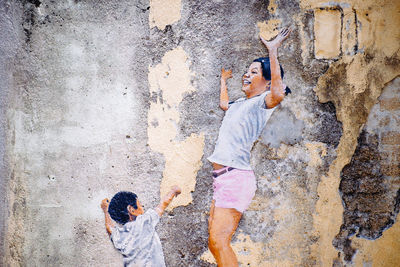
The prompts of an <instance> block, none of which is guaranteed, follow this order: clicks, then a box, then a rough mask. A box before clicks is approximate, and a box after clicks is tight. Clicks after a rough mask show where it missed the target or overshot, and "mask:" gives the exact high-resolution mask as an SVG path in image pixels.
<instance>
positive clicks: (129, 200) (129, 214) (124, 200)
mask: <svg viewBox="0 0 400 267" xmlns="http://www.w3.org/2000/svg"><path fill="white" fill-rule="evenodd" d="M108 213H109V214H110V216H111V218H112V219H113V220H114V221H116V222H118V223H120V224H125V223H127V222H129V221H133V220H134V219H135V218H136V216H138V215H140V214H143V207H142V206H141V205H140V203H139V200H138V198H137V195H136V194H135V193H132V192H126V191H121V192H118V193H116V194H115V196H114V197H113V198H112V199H111V202H110V205H109V206H108Z"/></svg>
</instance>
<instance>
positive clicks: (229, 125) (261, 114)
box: [207, 91, 275, 170]
mask: <svg viewBox="0 0 400 267" xmlns="http://www.w3.org/2000/svg"><path fill="white" fill-rule="evenodd" d="M269 92H270V91H266V92H264V93H262V94H261V95H258V96H254V97H252V98H249V99H246V98H240V99H238V100H236V101H235V102H233V103H232V104H230V106H229V109H228V110H227V111H226V113H225V117H224V119H223V120H222V125H221V127H220V129H219V134H218V140H217V143H216V144H215V148H214V153H213V154H212V155H211V156H210V157H208V158H207V159H208V160H209V161H211V162H215V163H218V164H221V165H224V166H229V167H233V168H237V169H241V170H251V166H250V150H251V148H252V147H253V144H254V142H255V141H256V140H257V139H258V137H259V136H260V134H261V132H262V130H263V129H264V127H265V125H266V124H267V121H268V119H269V118H270V117H271V114H272V112H273V111H274V110H275V108H271V109H267V108H266V107H265V97H266V95H267V94H268V93H269Z"/></svg>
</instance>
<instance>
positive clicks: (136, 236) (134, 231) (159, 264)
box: [111, 209, 165, 267]
mask: <svg viewBox="0 0 400 267" xmlns="http://www.w3.org/2000/svg"><path fill="white" fill-rule="evenodd" d="M159 220H160V217H159V215H158V214H157V213H156V212H155V211H154V210H153V209H149V210H147V211H146V212H145V213H144V214H142V215H139V216H137V217H136V220H135V221H131V222H127V223H126V224H124V225H123V226H122V227H118V226H117V227H114V228H113V230H112V234H111V240H112V242H113V244H114V247H115V248H116V249H117V250H118V251H119V252H121V254H122V255H123V257H124V258H123V260H124V266H129V267H164V266H165V262H164V254H163V251H162V247H161V242H160V238H159V237H158V234H157V233H156V230H155V227H156V225H157V223H158V222H159Z"/></svg>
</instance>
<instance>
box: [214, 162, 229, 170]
mask: <svg viewBox="0 0 400 267" xmlns="http://www.w3.org/2000/svg"><path fill="white" fill-rule="evenodd" d="M212 166H213V169H214V170H219V169H222V168H225V167H226V166H224V165H221V164H218V163H215V162H213V163H212Z"/></svg>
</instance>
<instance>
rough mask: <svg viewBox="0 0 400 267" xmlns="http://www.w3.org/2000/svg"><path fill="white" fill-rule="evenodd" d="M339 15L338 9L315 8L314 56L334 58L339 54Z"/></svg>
mask: <svg viewBox="0 0 400 267" xmlns="http://www.w3.org/2000/svg"><path fill="white" fill-rule="evenodd" d="M341 16H342V15H341V13H340V11H339V10H315V12H314V35H315V37H314V38H315V41H314V44H315V56H316V58H336V57H338V56H339V55H340V32H341V26H342V24H341V20H342V19H341Z"/></svg>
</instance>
